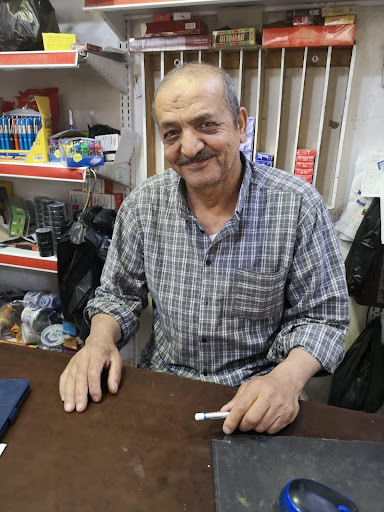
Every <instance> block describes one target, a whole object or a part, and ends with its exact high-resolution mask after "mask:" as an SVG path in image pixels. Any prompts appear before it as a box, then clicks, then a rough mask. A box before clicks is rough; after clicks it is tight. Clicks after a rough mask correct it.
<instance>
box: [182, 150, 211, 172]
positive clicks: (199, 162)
mask: <svg viewBox="0 0 384 512" xmlns="http://www.w3.org/2000/svg"><path fill="white" fill-rule="evenodd" d="M212 157H214V155H212V154H207V153H201V154H198V155H196V156H194V157H193V158H186V157H184V158H182V160H181V161H180V163H179V166H180V167H183V166H184V167H189V168H191V169H200V168H202V167H205V164H206V162H207V161H208V160H210V159H211V158H212Z"/></svg>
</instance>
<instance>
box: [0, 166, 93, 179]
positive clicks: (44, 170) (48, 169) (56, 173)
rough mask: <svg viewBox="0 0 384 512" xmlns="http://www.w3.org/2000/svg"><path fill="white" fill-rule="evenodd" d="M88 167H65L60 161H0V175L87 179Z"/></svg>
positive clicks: (30, 177) (31, 177) (29, 177)
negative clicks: (32, 162)
mask: <svg viewBox="0 0 384 512" xmlns="http://www.w3.org/2000/svg"><path fill="white" fill-rule="evenodd" d="M86 169H87V168H86V167H74V168H69V167H64V166H63V165H61V164H59V163H57V164H56V163H52V162H51V163H47V164H26V163H23V162H10V161H0V176H5V177H11V178H28V179H37V180H41V179H43V180H54V181H69V182H78V183H82V182H83V181H85V174H86V173H85V171H86Z"/></svg>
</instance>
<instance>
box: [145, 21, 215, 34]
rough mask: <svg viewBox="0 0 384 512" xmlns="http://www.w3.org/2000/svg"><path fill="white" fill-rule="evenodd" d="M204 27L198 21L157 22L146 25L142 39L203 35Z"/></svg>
mask: <svg viewBox="0 0 384 512" xmlns="http://www.w3.org/2000/svg"><path fill="white" fill-rule="evenodd" d="M205 32H206V27H205V25H204V23H203V22H202V21H200V20H180V21H158V22H155V23H147V31H146V33H145V35H144V37H162V36H182V35H186V34H204V33H205Z"/></svg>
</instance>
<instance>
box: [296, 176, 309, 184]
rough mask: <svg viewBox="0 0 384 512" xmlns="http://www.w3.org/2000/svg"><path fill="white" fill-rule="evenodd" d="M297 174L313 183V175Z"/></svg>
mask: <svg viewBox="0 0 384 512" xmlns="http://www.w3.org/2000/svg"><path fill="white" fill-rule="evenodd" d="M296 176H298V177H299V178H301V179H302V180H305V181H308V183H312V175H311V176H306V175H305V174H296Z"/></svg>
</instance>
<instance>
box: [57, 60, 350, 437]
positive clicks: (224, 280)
mask: <svg viewBox="0 0 384 512" xmlns="http://www.w3.org/2000/svg"><path fill="white" fill-rule="evenodd" d="M153 112H154V115H155V119H156V121H157V124H158V128H159V131H160V134H161V138H162V141H163V144H164V151H165V156H166V158H167V160H168V162H169V164H170V165H171V169H168V170H167V171H165V172H163V173H161V174H158V175H156V176H154V177H152V178H150V179H148V180H147V181H146V182H145V183H144V184H143V185H142V186H140V187H138V188H137V189H136V190H135V191H134V192H132V193H131V194H130V196H129V197H128V198H127V199H126V200H125V202H124V203H123V205H122V207H121V208H120V210H119V213H118V217H117V222H116V227H115V231H114V235H113V241H112V244H111V248H110V250H109V254H108V258H107V261H106V264H105V267H104V271H103V276H102V280H101V286H100V287H99V288H98V290H97V293H96V297H95V298H94V299H93V300H92V301H90V303H89V304H88V307H87V309H86V313H85V314H86V317H87V319H89V321H90V322H91V333H90V336H89V337H88V339H87V340H86V344H85V347H84V348H83V349H82V350H81V351H80V352H79V353H78V354H76V355H75V356H74V357H73V358H72V359H71V361H70V362H69V364H68V366H67V368H66V369H65V370H64V372H63V374H62V376H61V379H60V395H61V398H62V400H63V401H64V408H65V410H66V411H68V412H70V411H73V410H75V409H76V410H77V411H79V412H81V411H83V410H85V408H86V406H87V393H88V390H89V393H90V395H91V397H92V399H93V400H94V401H99V400H100V398H101V389H100V374H101V371H102V369H103V368H104V367H106V368H109V376H108V387H109V390H110V392H112V393H116V392H117V389H118V385H119V382H120V377H121V358H120V356H119V352H118V348H119V347H121V346H123V345H124V344H125V343H127V342H128V340H129V338H130V337H131V336H132V335H133V334H134V332H136V330H137V328H138V322H139V316H140V312H141V310H142V309H143V308H144V307H146V306H147V294H148V292H149V293H150V294H151V297H152V300H153V332H152V336H151V339H150V340H149V342H148V343H147V345H146V347H145V348H144V350H143V353H142V355H141V360H140V366H141V367H142V368H147V369H150V370H155V371H163V372H169V373H172V374H176V375H180V376H184V377H189V378H194V379H201V380H207V381H212V382H217V383H221V384H227V385H232V386H239V388H238V390H235V391H234V398H233V400H231V401H230V402H229V403H227V404H218V405H220V406H222V410H228V411H231V412H230V414H229V415H228V416H227V418H226V420H225V422H224V425H223V430H224V432H225V433H227V434H228V433H231V432H233V431H234V430H235V428H237V427H238V428H240V429H241V430H243V431H247V430H251V429H255V430H256V431H257V432H268V433H270V434H273V433H276V432H278V431H279V430H281V429H282V428H283V427H285V426H286V425H287V424H288V423H290V422H291V421H293V420H294V418H295V417H296V415H297V413H298V410H299V403H298V398H299V396H300V393H301V391H302V389H303V387H304V385H305V384H306V382H307V381H308V380H309V379H310V378H311V377H312V376H313V375H314V374H315V373H317V372H318V371H319V370H321V369H322V368H323V369H324V370H326V371H328V372H333V371H334V370H335V368H336V367H337V365H338V364H339V363H340V361H341V359H342V357H343V353H344V335H345V332H346V329H347V325H348V295H347V290H346V283H345V277H344V265H343V262H342V259H341V257H340V254H339V250H338V246H337V241H336V238H335V235H334V232H333V227H332V224H331V222H330V219H329V216H328V212H327V209H326V206H325V205H324V203H323V201H322V199H321V197H320V196H319V194H318V193H317V192H316V191H315V189H314V188H313V187H312V186H311V185H309V184H308V183H306V182H305V181H304V180H301V179H300V178H297V177H295V176H292V175H289V174H287V173H284V172H283V171H279V170H277V169H273V168H267V167H265V166H263V165H257V164H255V163H253V162H250V161H248V160H246V159H245V157H244V156H243V155H242V154H241V153H240V151H239V146H240V143H241V142H244V140H245V132H246V124H247V113H246V111H245V109H244V108H240V107H239V104H238V101H237V96H236V92H235V90H234V87H233V83H232V81H231V78H230V77H229V76H228V75H227V74H226V73H225V72H224V71H222V70H220V69H218V68H216V67H213V66H210V65H206V64H197V63H194V64H186V65H184V66H181V67H180V68H177V69H175V70H174V71H172V72H171V73H169V74H168V75H167V76H166V77H165V79H164V80H163V81H162V82H161V83H160V85H159V88H158V90H157V92H156V94H155V98H154V103H153Z"/></svg>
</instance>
